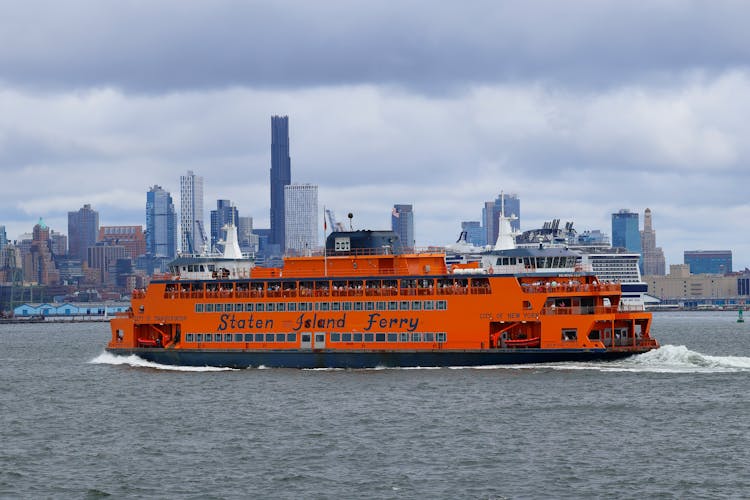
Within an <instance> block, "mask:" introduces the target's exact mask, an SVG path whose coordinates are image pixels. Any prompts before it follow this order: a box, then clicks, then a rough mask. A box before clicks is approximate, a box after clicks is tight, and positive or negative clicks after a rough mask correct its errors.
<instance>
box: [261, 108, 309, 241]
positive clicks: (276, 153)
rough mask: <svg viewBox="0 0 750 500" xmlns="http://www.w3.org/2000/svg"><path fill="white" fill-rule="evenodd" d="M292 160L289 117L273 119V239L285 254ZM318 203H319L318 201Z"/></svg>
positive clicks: (273, 117) (275, 117)
mask: <svg viewBox="0 0 750 500" xmlns="http://www.w3.org/2000/svg"><path fill="white" fill-rule="evenodd" d="M291 164H292V160H291V158H290V157H289V117H288V116H272V117H271V238H270V243H271V244H276V245H279V248H280V250H281V251H282V252H283V250H284V244H285V242H286V241H287V239H286V237H285V235H284V231H285V229H286V223H285V219H284V217H285V214H284V212H285V202H284V187H285V186H288V185H289V184H291V182H292V170H291V168H292V167H291ZM316 203H317V201H316Z"/></svg>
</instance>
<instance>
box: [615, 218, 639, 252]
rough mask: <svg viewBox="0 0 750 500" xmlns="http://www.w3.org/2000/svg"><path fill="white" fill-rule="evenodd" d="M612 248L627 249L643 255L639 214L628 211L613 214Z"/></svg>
mask: <svg viewBox="0 0 750 500" xmlns="http://www.w3.org/2000/svg"><path fill="white" fill-rule="evenodd" d="M612 246H613V247H621V248H627V249H628V250H630V251H631V252H633V253H641V233H640V231H639V230H638V214H637V213H634V212H631V211H630V210H627V209H624V208H623V209H622V210H620V211H619V212H617V213H615V214H612Z"/></svg>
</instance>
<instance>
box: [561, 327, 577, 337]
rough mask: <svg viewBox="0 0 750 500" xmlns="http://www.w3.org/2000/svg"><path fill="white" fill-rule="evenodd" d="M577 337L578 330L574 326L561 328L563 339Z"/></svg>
mask: <svg viewBox="0 0 750 500" xmlns="http://www.w3.org/2000/svg"><path fill="white" fill-rule="evenodd" d="M577 338H578V330H577V329H576V328H563V331H562V339H563V340H576V339H577Z"/></svg>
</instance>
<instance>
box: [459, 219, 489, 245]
mask: <svg viewBox="0 0 750 500" xmlns="http://www.w3.org/2000/svg"><path fill="white" fill-rule="evenodd" d="M461 231H464V232H466V242H467V243H469V244H471V245H474V246H476V247H483V246H485V245H486V244H487V234H486V233H485V231H484V228H483V227H482V223H481V222H480V221H478V220H467V221H462V222H461Z"/></svg>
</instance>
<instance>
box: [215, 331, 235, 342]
mask: <svg viewBox="0 0 750 500" xmlns="http://www.w3.org/2000/svg"><path fill="white" fill-rule="evenodd" d="M214 340H215V341H216V342H221V334H220V333H217V334H215V335H214ZM231 341H232V334H231V333H225V334H224V342H231Z"/></svg>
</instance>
